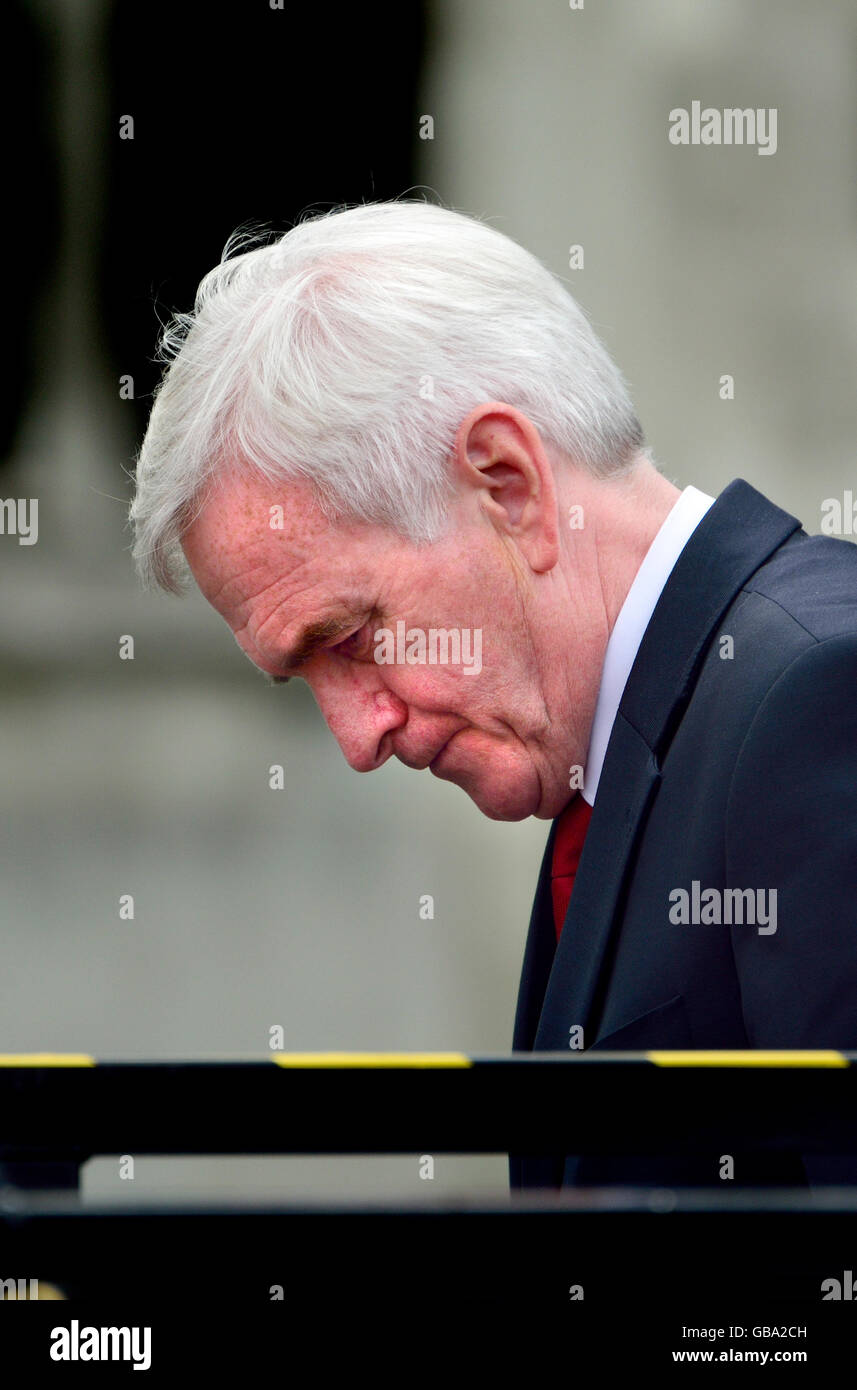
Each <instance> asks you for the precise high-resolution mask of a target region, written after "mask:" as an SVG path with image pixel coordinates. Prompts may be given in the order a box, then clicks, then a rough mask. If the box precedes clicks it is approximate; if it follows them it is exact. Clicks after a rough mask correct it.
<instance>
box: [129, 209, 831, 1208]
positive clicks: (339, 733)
mask: <svg viewBox="0 0 857 1390" xmlns="http://www.w3.org/2000/svg"><path fill="white" fill-rule="evenodd" d="M229 249H230V251H231V252H234V253H235V254H230V255H228V256H227V257H226V258H225V259H224V262H223V263H222V264H221V265H219V266H218V267H216V268H215V269H214V270H212V271H211V273H210V274H209V275H208V276H207V277H206V278H205V280H204V281H203V282H202V284H201V286H200V289H199V293H198V297H197V302H196V306H195V310H194V313H193V314H192V315H189V316H187V317H184V318H181V319H179V320H177V321H176V323H175V325H174V326H173V328H172V329H171V330H168V332H167V335H166V338H165V344H164V347H165V354H166V355H167V357H169V358H172V359H173V360H172V361H171V364H170V366H169V368H168V370H167V372H166V374H165V377H164V381H163V383H162V385H161V388H160V390H159V393H158V395H157V399H156V401H155V404H154V407H153V410H152V415H151V420H150V423H149V428H148V431H147V434H146V439H145V441H144V444H143V447H142V450H141V453H140V458H139V466H138V472H137V493H136V497H135V500H134V502H133V505H132V520H133V523H134V527H135V557H136V560H137V563H138V567H139V570H140V573H141V575H142V576H143V578H144V580H154V581H155V582H157V583H159V584H161V585H162V586H163V587H165V588H167V589H172V590H177V589H178V588H179V587H180V584H181V581H182V580H183V578H185V577H186V575H187V570H188V569H189V570H190V573H191V574H192V576H193V578H194V579H195V580H196V583H197V584H198V585H199V588H200V589H201V591H202V593H203V594H204V595H205V597H206V598H207V599H208V601H209V602H210V603H211V604H212V605H213V606H214V608H216V609H217V611H218V612H219V613H221V614H222V616H223V618H224V619H225V621H226V622H227V623H228V624H229V627H230V628H231V629H232V631H233V633H234V635H235V638H236V640H237V642H238V643H239V645H240V646H241V648H242V650H243V651H244V652H245V653H246V654H247V656H248V657H249V658H250V660H251V661H252V662H253V663H254V664H255V665H256V666H257V667H259V669H260V670H261V671H263V672H265V673H266V674H267V675H268V676H269V677H270V678H271V679H272V680H274V681H285V680H290V679H293V678H295V677H300V678H302V679H304V680H306V681H307V682H308V683H309V685H310V687H311V689H312V691H313V694H314V696H315V698H316V700H317V702H318V704H319V707H320V709H321V711H322V713H323V715H324V717H325V720H326V721H327V724H328V725H329V727H330V729H331V730H332V732H333V734H334V736H335V738H336V739H337V742H338V743H339V745H340V747H341V748H342V751H343V753H344V754H345V757H346V758H347V760H348V762H349V763H350V765H351V766H352V767H353V768H356V769H358V770H360V771H364V772H369V771H372V770H373V769H374V768H377V767H380V766H381V764H382V763H383V762H384V761H385V760H386V759H387V758H389V757H390V756H395V757H397V758H399V759H400V760H401V761H402V762H404V763H405V764H406V765H407V766H408V767H414V768H426V767H428V768H430V770H431V771H432V773H433V774H434V775H435V776H436V777H440V778H442V779H444V780H445V781H449V782H455V783H457V784H458V785H459V786H460V787H461V788H462V789H463V790H464V791H465V792H466V793H467V794H468V795H469V796H471V797H472V798H473V800H474V801H475V802H476V804H477V806H478V807H479V808H480V810H482V811H483V812H484V813H485V815H487V816H490V817H493V818H495V819H499V820H520V819H522V818H523V817H525V816H538V817H540V818H542V819H545V820H550V821H552V822H553V825H552V826H551V830H550V834H549V836H548V841H547V847H546V851H545V858H544V863H543V866H542V871H541V876H540V880H539V883H538V887H537V891H536V898H535V904H534V908H533V914H532V919H531V923H530V930H529V937H528V940H527V945H526V952H525V958H524V965H523V973H522V979H521V989H520V995H519V1000H518V1012H517V1018H516V1024H515V1036H514V1044H513V1045H514V1048H515V1049H516V1050H529V1049H551V1050H554V1049H567V1048H569V1047H572V1048H581V1047H583V1048H597V1049H652V1048H701V1049H706V1048H837V1049H850V1048H857V951H855V949H854V932H855V925H857V909H855V905H854V892H853V884H854V875H855V870H857V701H856V700H855V698H854V692H855V690H857V550H855V548H854V547H853V546H850V545H848V544H847V543H845V542H842V541H836V540H832V539H829V538H815V539H813V538H810V537H809V536H807V535H806V534H805V533H804V532H803V531H802V530H801V528H800V523H799V522H798V521H796V520H795V519H794V518H793V517H791V516H789V515H787V514H786V513H785V512H783V511H781V510H780V509H779V508H777V507H776V506H774V505H773V504H772V503H771V502H769V501H767V500H766V499H765V498H764V497H763V496H761V495H760V494H759V493H758V492H757V491H756V490H755V489H754V488H752V487H750V486H749V485H748V484H747V483H745V482H742V481H740V480H738V481H735V482H733V483H731V484H730V485H729V486H728V487H727V488H726V489H725V491H724V492H723V493H722V494H721V496H720V497H719V498H717V500H716V501H715V500H714V499H712V498H711V497H708V496H706V495H705V494H704V493H702V492H700V491H698V490H697V489H695V488H693V487H688V488H685V490H684V491H683V492H680V491H679V490H678V489H677V488H676V487H674V486H673V485H672V484H671V483H670V482H669V481H667V479H666V478H664V477H663V476H662V475H661V474H660V472H659V471H658V470H657V468H656V467H655V465H654V463H653V462H652V459H651V456H650V454H649V453H648V451H647V450H646V448H645V447H644V440H643V435H642V431H641V428H640V425H639V422H638V420H637V418H636V416H635V414H634V411H633V408H632V406H631V403H630V401H629V398H628V394H627V391H626V389H625V386H624V383H623V381H622V378H621V376H620V374H619V372H618V371H617V369H616V368H615V366H614V365H613V363H612V362H611V360H610V358H609V357H608V355H607V353H606V352H605V350H604V348H603V346H602V345H601V344H600V343H599V341H598V340H597V338H596V337H595V335H594V334H593V332H592V330H591V329H590V327H589V325H588V323H587V321H586V319H585V317H584V316H583V315H582V313H581V311H580V310H579V308H578V307H577V306H576V304H575V303H574V301H573V300H572V298H571V297H570V295H569V294H568V293H567V291H566V290H565V289H564V287H563V286H562V285H561V284H560V283H559V282H558V281H557V280H556V279H555V278H554V277H553V276H552V275H551V274H550V273H549V272H548V271H547V270H546V269H545V268H544V267H543V266H542V265H541V264H540V263H539V262H538V261H537V260H536V259H535V258H534V257H533V256H531V255H530V254H528V253H527V252H526V251H524V250H523V249H522V248H521V247H519V246H517V245H516V244H515V243H514V242H512V241H510V240H509V239H508V238H507V237H505V236H503V235H501V234H500V233H499V232H497V231H495V230H493V229H491V228H489V227H487V226H485V225H483V224H482V223H480V222H478V221H476V220H473V219H470V218H468V217H465V216H462V215H460V214H457V213H454V212H451V211H448V210H445V209H442V208H438V207H434V206H430V205H426V204H423V203H414V202H402V203H393V204H376V205H367V206H363V207H356V208H351V209H348V210H345V211H339V212H336V213H333V214H330V215H327V216H324V217H320V218H315V219H313V220H309V221H305V222H303V223H302V224H300V225H298V226H296V227H295V228H294V229H293V230H292V231H290V232H289V233H288V234H287V235H286V236H284V237H283V238H282V239H281V240H279V241H275V242H273V243H272V244H269V245H263V246H260V247H256V248H255V249H243V248H242V247H241V246H240V245H239V246H237V247H232V248H229ZM451 634H452V635H454V636H455V638H456V641H455V642H451V640H450V635H451ZM477 639H478V640H477ZM477 646H478V651H479V661H478V663H477V662H476V661H475V660H474V659H473V658H474V656H475V653H476V650H477ZM432 656H434V660H433V659H432ZM450 658H451V659H450ZM584 838H585V843H584ZM572 888H573V892H572ZM733 1159H734V1163H735V1167H734V1177H735V1180H736V1181H738V1182H739V1183H741V1182H755V1181H759V1182H774V1181H787V1182H795V1181H805V1170H804V1167H803V1166H802V1164H801V1162H800V1159H799V1158H798V1156H797V1155H793V1156H789V1155H786V1156H785V1157H783V1158H781V1159H780V1160H779V1161H776V1162H775V1161H774V1160H773V1159H764V1158H760V1157H759V1156H753V1155H752V1154H744V1155H738V1156H733ZM720 1161H721V1155H720V1154H715V1153H712V1154H711V1155H709V1156H702V1157H700V1158H699V1159H697V1160H693V1161H691V1160H690V1159H685V1158H682V1157H681V1156H679V1155H668V1154H667V1155H663V1156H662V1157H660V1158H657V1159H653V1158H648V1159H645V1158H638V1159H634V1160H627V1159H626V1160H624V1161H622V1162H619V1161H618V1160H614V1159H610V1158H609V1157H603V1158H597V1157H596V1158H590V1159H588V1160H581V1159H580V1158H579V1157H576V1156H574V1155H564V1156H554V1157H549V1156H538V1155H529V1156H513V1157H512V1181H513V1184H514V1185H517V1186H528V1185H554V1186H561V1185H562V1184H574V1183H582V1182H592V1181H598V1182H611V1181H638V1182H654V1183H657V1184H659V1185H662V1184H665V1183H684V1182H703V1183H713V1182H716V1181H717V1179H718V1177H719V1176H720Z"/></svg>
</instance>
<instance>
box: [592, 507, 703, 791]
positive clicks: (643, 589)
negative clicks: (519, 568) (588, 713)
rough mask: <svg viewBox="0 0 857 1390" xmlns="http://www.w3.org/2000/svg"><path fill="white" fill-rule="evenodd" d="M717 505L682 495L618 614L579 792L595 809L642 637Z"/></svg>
mask: <svg viewBox="0 0 857 1390" xmlns="http://www.w3.org/2000/svg"><path fill="white" fill-rule="evenodd" d="M713 503H714V498H713V497H709V496H708V494H707V493H705V492H700V491H699V489H698V488H695V487H686V488H685V489H684V491H683V492H682V494H681V496H680V497H678V498H677V499H676V503H675V506H674V507H673V508H672V510H671V511H670V513H669V515H668V516H667V517H666V518H665V520H664V522H663V525H662V526H661V529H660V530H659V531H658V534H657V535H656V536H655V539H654V540H653V541H652V543H651V545H650V546H649V548H648V550H647V551H646V554H645V556H644V557H643V563H642V564H641V565H640V568H639V569H638V570H637V574H636V576H635V578H634V582H633V584H632V585H631V587H630V589H629V590H628V595H627V598H626V599H625V602H624V603H623V604H622V607H621V608H620V610H619V615H618V617H617V618H616V622H615V623H614V625H613V631H612V632H611V633H610V640H609V641H608V643H607V651H606V653H605V656H604V666H603V668H602V671H601V686H600V688H599V691H598V702H597V704H596V706H595V718H594V719H593V721H592V734H591V736H590V740H589V753H588V754H587V758H586V769H585V771H584V774H583V786H582V787H581V790H580V795H581V796H582V797H583V799H584V801H586V802H588V803H589V805H590V806H594V804H595V794H596V792H597V791H598V783H599V781H600V779H601V769H602V767H603V766H604V755H605V753H606V752H607V744H608V743H609V742H610V734H611V732H612V730H613V722H614V720H615V718H616V711H617V710H618V708H619V702H620V700H621V699H622V693H623V691H624V689H625V685H626V682H627V680H628V676H629V675H630V673H631V667H632V666H633V664H634V661H635V659H636V656H637V652H638V651H639V649H640V643H641V642H642V640H643V635H644V633H645V631H646V628H647V627H648V625H649V620H650V619H651V616H652V614H653V613H654V611H655V605H656V604H657V601H658V599H659V598H660V596H661V593H662V592H663V588H664V585H665V584H666V582H667V580H668V579H669V577H670V575H671V574H672V571H673V568H674V566H675V563H676V560H677V559H678V557H679V555H680V554H681V552H682V551H683V550H684V547H685V546H686V545H687V543H688V541H689V540H690V537H691V536H692V535H693V532H694V531H695V530H696V528H697V526H698V525H699V523H700V521H701V520H702V518H703V517H704V516H705V513H706V512H707V511H708V508H709V507H710V506H712V505H713Z"/></svg>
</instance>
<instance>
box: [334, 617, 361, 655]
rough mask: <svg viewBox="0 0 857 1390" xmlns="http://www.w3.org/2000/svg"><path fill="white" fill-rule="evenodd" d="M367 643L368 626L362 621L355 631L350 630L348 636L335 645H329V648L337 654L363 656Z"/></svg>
mask: <svg viewBox="0 0 857 1390" xmlns="http://www.w3.org/2000/svg"><path fill="white" fill-rule="evenodd" d="M368 643H369V626H368V624H367V623H364V624H363V626H362V627H360V628H358V629H357V631H356V632H352V633H351V634H350V636H348V637H344V638H343V640H342V641H341V642H337V643H336V646H334V647H331V648H330V650H331V651H332V652H336V654H337V656H355V657H356V656H363V655H364V653H365V651H366V648H367V645H368Z"/></svg>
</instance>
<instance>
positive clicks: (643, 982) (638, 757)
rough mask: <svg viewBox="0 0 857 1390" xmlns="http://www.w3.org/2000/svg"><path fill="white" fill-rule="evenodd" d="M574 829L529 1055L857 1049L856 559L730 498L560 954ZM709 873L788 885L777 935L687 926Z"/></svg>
mask: <svg viewBox="0 0 857 1390" xmlns="http://www.w3.org/2000/svg"><path fill="white" fill-rule="evenodd" d="M722 637H731V638H732V645H733V655H732V657H731V659H730V658H728V657H726V656H725V653H726V652H727V651H728V644H727V643H722V642H721V640H720V639H721V638H722ZM721 653H724V655H721ZM555 833H556V822H554V825H553V826H552V828H551V832H550V836H549V838H548V843H547V848H546V850H545V857H544V862H543V864H542V870H541V875H540V879H539V884H538V890H537V893H536V898H535V903H534V906H533V913H532V918H531V922H530V928H529V935H528V939H527V945H526V952H525V956H524V964H523V972H522V977H521V988H520V994H519V998H518V1010H517V1015H516V1020H515V1033H514V1041H513V1048H514V1049H515V1051H528V1050H530V1049H535V1050H549V1051H555V1050H560V1051H565V1050H567V1049H568V1046H569V1029H570V1028H571V1027H572V1026H573V1025H580V1026H582V1027H583V1029H584V1034H583V1037H584V1043H585V1046H586V1047H591V1048H595V1049H598V1050H605V1049H620V1050H622V1049H624V1050H641V1051H642V1050H649V1049H658V1048H664V1049H674V1048H679V1049H684V1048H836V1049H842V1050H850V1049H857V546H855V545H852V544H850V543H849V542H846V541H839V540H833V539H831V538H829V537H810V536H808V535H806V533H805V532H804V531H802V530H801V527H800V523H799V522H798V521H796V520H795V518H794V517H792V516H789V515H788V514H787V513H786V512H783V511H781V510H780V509H779V508H778V507H776V506H774V505H773V504H772V503H771V502H769V501H768V500H767V499H766V498H765V497H763V496H762V495H761V494H760V493H759V492H757V491H756V490H755V488H752V487H751V486H750V485H749V484H748V483H746V482H743V481H742V480H740V479H739V480H737V481H735V482H733V483H730V485H729V486H728V487H727V488H726V489H725V491H724V492H723V493H722V494H721V495H720V497H719V498H718V499H717V500H716V501H715V503H714V505H713V506H712V507H711V508H710V509H709V511H708V513H707V514H706V516H705V517H704V518H703V519H702V521H701V522H700V523H699V525H698V526H697V528H696V530H695V531H694V533H693V535H692V536H691V538H690V540H689V541H688V543H687V545H686V546H685V548H684V550H683V551H682V553H681V555H680V556H679V559H678V561H677V563H676V565H675V568H674V569H673V572H672V574H671V575H670V577H669V580H668V581H667V584H666V586H665V588H664V590H663V592H662V594H661V597H660V599H659V601H658V604H657V606H656V608H655V611H654V613H653V614H652V618H651V621H650V622H649V625H648V627H647V629H646V632H645V635H644V637H643V641H642V644H641V646H640V649H639V652H638V654H637V658H636V660H635V662H634V665H633V667H632V670H631V674H630V676H629V678H628V682H627V685H626V687H625V690H624V693H623V695H622V699H621V703H620V706H619V711H618V714H617V716H616V720H615V723H614V726H613V730H612V734H611V737H610V742H609V745H608V748H607V754H606V757H605V760H604V767H603V771H602V775H601V780H600V783H599V787H598V793H597V796H596V800H595V807H594V810H593V814H592V820H591V822H590V826H589V831H588V834H587V837H586V841H585V844H584V849H583V855H582V857H581V861H580V866H579V869H578V873H577V878H576V880H575V886H574V892H573V894H572V897H571V902H570V904H569V909H568V914H567V916H566V919H565V924H564V927H563V932H562V936H561V938H560V943H559V946H558V947H556V936H555V931H554V925H553V917H552V910H551V895H550V863H551V853H552V849H553V841H554V836H555ZM694 880H696V881H698V882H699V884H700V885H701V890H704V889H707V888H716V889H718V890H720V891H721V892H722V890H724V889H726V888H741V889H744V888H752V889H763V890H768V895H767V896H766V898H765V899H763V901H764V902H766V903H767V904H768V905H770V901H771V900H770V896H769V890H771V889H776V890H777V930H776V932H775V933H773V934H759V932H758V930H757V928H756V927H755V926H752V925H748V924H743V925H741V924H737V925H731V926H727V925H720V926H718V925H704V924H698V925H693V924H690V925H676V924H675V923H674V922H672V921H671V920H670V907H671V905H672V903H673V902H674V899H671V898H670V894H671V892H672V891H673V890H674V889H677V888H684V889H686V890H687V891H688V892H690V891H691V886H692V883H693V881H694ZM701 890H700V891H701ZM735 1157H736V1172H735V1184H736V1185H738V1184H739V1183H741V1182H748V1183H753V1182H757V1181H758V1182H765V1183H767V1182H774V1183H776V1182H784V1183H789V1184H792V1183H795V1182H797V1183H801V1182H803V1183H805V1182H806V1174H807V1173H808V1174H809V1177H810V1180H812V1181H816V1180H818V1181H824V1180H831V1181H833V1180H836V1179H837V1177H838V1176H839V1175H840V1174H839V1170H838V1169H837V1161H836V1160H831V1161H830V1162H829V1163H826V1162H825V1161H824V1160H820V1159H819V1160H816V1159H809V1158H807V1159H806V1160H805V1164H804V1165H802V1164H801V1161H800V1158H799V1156H798V1155H791V1156H790V1155H783V1156H780V1157H778V1156H776V1155H769V1156H767V1157H766V1156H763V1155H756V1156H753V1155H750V1154H744V1155H736V1156H735ZM717 1158H718V1155H711V1156H710V1157H707V1158H706V1159H704V1160H701V1161H694V1160H690V1159H682V1158H680V1157H678V1156H675V1155H664V1156H663V1157H662V1158H657V1159H655V1158H650V1159H644V1158H638V1159H636V1160H631V1159H628V1158H625V1159H620V1158H618V1157H614V1158H612V1159H611V1158H610V1157H609V1156H607V1157H605V1158H603V1159H602V1158H599V1157H598V1156H589V1157H583V1158H580V1157H575V1156H563V1157H561V1158H558V1159H552V1158H545V1157H541V1158H540V1157H538V1156H529V1157H522V1156H519V1155H510V1174H511V1180H512V1186H513V1187H521V1186H523V1187H529V1186H539V1185H553V1186H560V1185H590V1184H593V1185H597V1184H600V1183H611V1182H627V1183H632V1184H633V1183H643V1184H646V1183H652V1184H655V1185H657V1186H674V1185H686V1184H688V1183H691V1184H701V1185H702V1184H704V1185H712V1186H713V1185H716V1184H717V1183H718V1164H717ZM849 1163H850V1160H846V1161H845V1165H846V1166H845V1169H844V1170H843V1171H842V1173H841V1176H842V1177H845V1178H848V1179H849V1180H853V1177H854V1174H853V1173H852V1172H851V1171H850V1167H849V1166H848V1165H849ZM804 1169H806V1173H805V1171H804Z"/></svg>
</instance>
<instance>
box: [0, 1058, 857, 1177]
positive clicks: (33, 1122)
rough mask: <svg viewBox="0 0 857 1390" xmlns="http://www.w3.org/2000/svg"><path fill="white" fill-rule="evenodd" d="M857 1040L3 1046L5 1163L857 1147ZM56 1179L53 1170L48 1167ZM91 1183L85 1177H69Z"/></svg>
mask: <svg viewBox="0 0 857 1390" xmlns="http://www.w3.org/2000/svg"><path fill="white" fill-rule="evenodd" d="M855 1061H857V1053H850V1052H836V1051H746V1052H739V1051H705V1052H667V1051H654V1052H595V1051H593V1052H583V1053H574V1052H569V1053H553V1052H540V1053H511V1054H506V1055H499V1056H467V1055H466V1054H464V1053H459V1052H289V1053H287V1052H272V1053H270V1054H268V1055H267V1056H266V1057H263V1058H254V1059H241V1058H227V1059H224V1058H216V1059H208V1060H207V1059H198V1060H190V1061H155V1062H136V1061H132V1062H111V1061H101V1060H98V1059H96V1058H94V1057H91V1056H87V1055H83V1054H76V1053H69V1054H63V1053H32V1054H3V1055H0V1165H3V1168H2V1170H0V1176H2V1174H3V1173H5V1176H6V1180H7V1181H13V1182H17V1181H21V1182H22V1183H24V1184H25V1185H30V1184H29V1183H27V1181H26V1175H27V1173H29V1174H31V1175H35V1177H34V1178H33V1185H37V1186H38V1185H45V1184H48V1185H51V1183H50V1180H51V1178H52V1176H54V1177H55V1176H56V1175H57V1174H61V1173H62V1172H63V1171H65V1172H66V1174H67V1175H68V1174H72V1175H73V1172H74V1171H75V1169H76V1167H77V1166H78V1165H79V1164H80V1163H82V1162H83V1161H85V1159H87V1158H89V1157H91V1156H94V1155H119V1154H125V1153H130V1154H136V1155H154V1154H187V1155H191V1154H325V1153H326V1154H332V1153H340V1154H344V1153H389V1154H394V1153H413V1152H430V1153H503V1152H513V1151H518V1152H530V1153H564V1154H567V1153H575V1154H587V1153H601V1154H603V1153H612V1154H625V1153H631V1152H633V1153H635V1154H646V1153H662V1152H664V1151H665V1150H680V1151H681V1152H692V1151H697V1152H701V1151H706V1152H710V1151H711V1149H712V1146H717V1147H718V1152H721V1151H728V1150H729V1145H730V1144H734V1145H736V1146H739V1147H741V1148H743V1149H748V1148H752V1149H753V1150H754V1151H770V1150H782V1149H788V1150H796V1151H800V1152H802V1153H805V1154H857V1067H855ZM40 1173H41V1174H42V1175H43V1177H42V1178H40V1177H39V1174H40ZM53 1185H60V1186H62V1185H70V1186H73V1185H74V1181H73V1176H72V1177H68V1180H67V1181H66V1182H65V1183H64V1182H62V1181H60V1182H59V1184H56V1183H54V1184H53Z"/></svg>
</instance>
